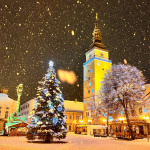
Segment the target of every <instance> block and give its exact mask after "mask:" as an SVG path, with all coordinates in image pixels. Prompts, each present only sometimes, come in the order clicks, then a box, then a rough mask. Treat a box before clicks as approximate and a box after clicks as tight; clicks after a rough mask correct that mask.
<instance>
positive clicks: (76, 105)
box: [64, 100, 83, 112]
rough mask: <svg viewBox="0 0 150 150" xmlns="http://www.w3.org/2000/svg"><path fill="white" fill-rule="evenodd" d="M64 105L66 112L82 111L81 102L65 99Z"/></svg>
mask: <svg viewBox="0 0 150 150" xmlns="http://www.w3.org/2000/svg"><path fill="white" fill-rule="evenodd" d="M64 107H65V111H66V112H83V102H75V101H69V100H65V101H64Z"/></svg>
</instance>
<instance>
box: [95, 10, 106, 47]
mask: <svg viewBox="0 0 150 150" xmlns="http://www.w3.org/2000/svg"><path fill="white" fill-rule="evenodd" d="M98 20H99V18H98V13H96V22H95V28H94V31H93V38H92V41H93V43H92V48H93V47H94V46H95V47H99V48H103V49H104V45H103V44H102V43H101V40H102V38H101V31H100V29H99V26H98Z"/></svg>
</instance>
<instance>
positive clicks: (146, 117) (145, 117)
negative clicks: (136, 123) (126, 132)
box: [143, 116, 149, 142]
mask: <svg viewBox="0 0 150 150" xmlns="http://www.w3.org/2000/svg"><path fill="white" fill-rule="evenodd" d="M143 119H144V120H145V122H146V120H148V119H149V117H148V116H144V117H143ZM146 127H147V141H148V142H149V135H148V123H147V122H146Z"/></svg>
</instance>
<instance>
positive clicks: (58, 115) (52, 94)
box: [27, 61, 67, 142]
mask: <svg viewBox="0 0 150 150" xmlns="http://www.w3.org/2000/svg"><path fill="white" fill-rule="evenodd" d="M39 84H40V86H39V87H38V89H37V98H36V102H35V109H34V110H33V115H32V116H31V120H32V121H31V124H29V125H28V128H29V131H28V133H27V139H28V140H33V139H35V137H38V139H42V140H45V142H50V141H52V140H53V138H57V139H59V140H60V139H62V138H65V137H66V133H67V125H66V122H65V121H66V117H65V114H64V110H65V108H64V104H63V101H64V99H63V97H62V92H61V90H60V87H59V84H60V82H59V80H57V79H56V73H55V70H54V68H53V62H52V61H50V63H49V68H48V70H47V74H45V76H44V77H43V78H42V81H40V82H39Z"/></svg>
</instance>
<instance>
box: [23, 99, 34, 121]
mask: <svg viewBox="0 0 150 150" xmlns="http://www.w3.org/2000/svg"><path fill="white" fill-rule="evenodd" d="M34 103H35V99H31V100H29V101H27V102H26V103H24V104H22V105H20V115H21V116H25V122H27V123H29V122H31V119H30V118H29V116H30V115H32V109H33V108H34Z"/></svg>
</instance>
